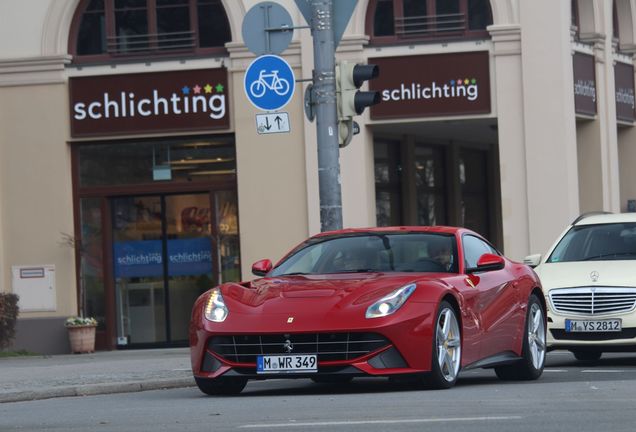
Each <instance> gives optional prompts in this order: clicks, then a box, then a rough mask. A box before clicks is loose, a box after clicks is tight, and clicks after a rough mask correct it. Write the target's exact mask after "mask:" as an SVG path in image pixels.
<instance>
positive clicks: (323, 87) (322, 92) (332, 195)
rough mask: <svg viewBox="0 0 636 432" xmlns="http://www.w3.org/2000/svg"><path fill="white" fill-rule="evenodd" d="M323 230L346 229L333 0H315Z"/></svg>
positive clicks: (318, 130)
mask: <svg viewBox="0 0 636 432" xmlns="http://www.w3.org/2000/svg"><path fill="white" fill-rule="evenodd" d="M311 10H312V18H313V19H312V34H313V39H314V72H313V74H314V75H313V77H314V95H315V101H314V103H315V110H316V130H317V135H318V186H319V189H320V230H321V231H330V230H336V229H342V196H341V191H340V160H339V156H340V151H339V146H338V111H337V105H336V61H335V56H336V44H335V39H334V33H333V31H334V30H333V19H334V17H333V0H311Z"/></svg>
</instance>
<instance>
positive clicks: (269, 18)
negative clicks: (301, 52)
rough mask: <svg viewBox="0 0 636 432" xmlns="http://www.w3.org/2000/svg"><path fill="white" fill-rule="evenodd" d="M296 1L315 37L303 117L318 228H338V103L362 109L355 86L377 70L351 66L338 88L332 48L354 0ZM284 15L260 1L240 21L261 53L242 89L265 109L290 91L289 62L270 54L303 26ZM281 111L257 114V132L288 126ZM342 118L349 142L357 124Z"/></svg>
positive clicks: (279, 102)
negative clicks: (308, 131)
mask: <svg viewBox="0 0 636 432" xmlns="http://www.w3.org/2000/svg"><path fill="white" fill-rule="evenodd" d="M295 3H296V5H297V6H298V9H299V10H300V12H301V13H302V15H303V17H304V18H305V20H306V21H307V23H308V24H309V28H311V34H312V36H313V41H314V70H313V76H312V84H310V86H309V87H308V90H307V93H306V94H305V101H304V104H305V113H306V114H307V118H309V120H310V121H312V120H313V119H314V118H315V119H316V132H317V138H318V184H319V193H320V228H321V231H329V230H336V229H341V228H342V193H341V190H340V162H339V157H340V147H339V138H338V135H339V123H338V121H339V117H338V105H340V106H341V107H343V106H344V105H345V103H349V102H350V101H353V102H352V103H354V108H355V113H356V114H360V113H361V112H362V111H363V110H364V108H365V107H366V106H368V105H370V104H371V103H368V101H366V102H364V101H362V96H364V94H363V93H364V92H360V91H359V90H358V88H359V87H360V85H361V84H362V83H363V82H364V81H366V80H368V79H370V78H373V77H374V76H376V75H377V72H376V74H375V75H373V76H367V75H368V74H367V75H365V74H364V73H362V72H361V71H362V69H363V68H361V67H360V66H362V65H352V66H351V67H350V68H348V69H347V70H346V71H345V72H344V73H345V74H346V75H345V76H344V77H343V82H345V83H348V82H352V83H354V84H355V85H354V88H349V87H350V86H346V88H345V89H344V90H343V91H340V92H337V89H336V61H335V52H336V47H337V46H338V43H339V42H340V39H342V35H343V33H344V31H345V28H346V27H347V23H348V22H349V19H350V18H351V15H352V14H353V10H354V9H355V7H356V5H357V3H358V0H295ZM281 9H282V11H281ZM288 16H289V14H288V13H287V12H286V11H285V10H284V9H283V8H282V7H281V6H279V5H277V4H275V3H272V2H262V3H258V4H257V5H255V6H253V7H252V9H250V11H249V12H248V13H247V15H246V18H245V20H244V21H243V39H244V40H245V43H246V45H247V47H248V48H249V49H250V51H252V52H253V53H255V54H256V55H261V57H258V58H257V59H256V60H254V62H252V64H250V66H249V67H248V69H247V71H246V73H245V82H244V85H245V94H246V95H247V97H248V99H249V100H250V102H251V103H252V104H253V105H254V106H255V107H257V108H259V109H261V110H263V111H276V110H279V109H281V108H282V107H283V106H285V105H286V104H287V103H288V102H289V100H290V99H291V97H292V95H293V93H294V75H293V72H292V70H291V67H289V65H288V64H287V62H285V61H284V60H283V59H282V58H280V57H277V56H275V55H271V54H272V53H274V54H279V53H281V52H282V51H284V50H285V48H286V47H287V46H288V45H289V41H290V40H291V31H292V30H293V29H294V28H304V27H292V25H291V20H290V19H288ZM263 54H265V55H263ZM376 69H377V68H376ZM365 70H366V69H365ZM367 93H368V92H367ZM343 95H344V97H343ZM376 99H378V98H377V97H375V96H374V98H373V102H372V103H376V102H377V101H376ZM363 102H364V103H363ZM349 105H350V104H349ZM347 106H348V105H347ZM345 108H346V107H345ZM341 111H342V108H341ZM345 111H346V109H345ZM282 114H286V113H268V114H260V115H257V119H256V121H257V131H258V133H259V134H264V133H277V132H287V131H289V129H287V130H283V129H284V128H283V126H282V124H283V117H282ZM345 114H346V112H345ZM277 118H278V119H279V120H278V122H277ZM343 121H346V122H347V125H348V126H350V127H348V128H347V138H346V139H344V141H345V142H346V143H348V142H349V140H350V139H351V136H352V135H354V134H355V133H357V132H358V131H359V128H357V130H356V128H355V126H354V124H355V125H356V126H357V124H356V123H355V122H353V119H352V115H349V116H343ZM274 123H275V124H276V126H274ZM287 128H289V121H287ZM346 143H345V144H344V145H346Z"/></svg>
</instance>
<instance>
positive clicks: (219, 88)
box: [214, 83, 225, 93]
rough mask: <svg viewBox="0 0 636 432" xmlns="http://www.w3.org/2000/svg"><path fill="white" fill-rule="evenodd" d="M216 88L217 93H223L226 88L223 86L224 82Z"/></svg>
mask: <svg viewBox="0 0 636 432" xmlns="http://www.w3.org/2000/svg"><path fill="white" fill-rule="evenodd" d="M214 88H215V89H216V92H217V93H223V89H225V87H223V84H221V83H219V84H217V85H216V87H214Z"/></svg>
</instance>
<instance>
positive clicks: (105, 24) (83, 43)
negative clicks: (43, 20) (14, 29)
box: [70, 0, 231, 62]
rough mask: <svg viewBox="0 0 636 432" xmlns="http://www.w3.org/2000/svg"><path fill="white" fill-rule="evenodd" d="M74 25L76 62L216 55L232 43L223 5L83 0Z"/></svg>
mask: <svg viewBox="0 0 636 432" xmlns="http://www.w3.org/2000/svg"><path fill="white" fill-rule="evenodd" d="M73 22H74V24H73V27H77V28H78V31H77V32H76V33H71V37H72V38H74V39H72V40H71V41H70V46H71V52H72V54H74V59H73V61H80V62H81V61H82V60H83V59H82V57H85V56H91V57H89V58H88V60H90V61H94V60H95V59H99V60H102V59H103V60H113V59H114V58H115V57H120V56H121V55H126V56H128V57H130V56H131V55H137V56H144V58H146V57H147V56H148V55H157V54H158V55H161V54H164V53H166V52H175V51H177V52H180V53H183V52H190V53H192V52H194V53H201V54H209V53H217V52H219V53H220V52H222V51H223V50H224V46H225V44H226V43H227V42H230V40H231V31H230V25H229V21H228V19H227V15H226V13H225V8H224V7H223V3H222V2H221V0H198V1H197V0H84V1H83V2H81V3H80V4H79V6H78V7H77V11H76V15H75V17H74V19H73ZM84 61H87V60H86V59H84Z"/></svg>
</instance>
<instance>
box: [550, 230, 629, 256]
mask: <svg viewBox="0 0 636 432" xmlns="http://www.w3.org/2000/svg"><path fill="white" fill-rule="evenodd" d="M594 260H597V261H603V260H636V223H611V224H601V225H580V226H575V227H573V228H572V229H571V230H570V231H568V233H567V234H566V235H565V236H563V238H562V239H561V241H560V242H559V244H558V245H557V246H556V248H554V251H553V252H552V255H550V258H549V259H548V261H547V262H549V263H556V262H568V261H594Z"/></svg>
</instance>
